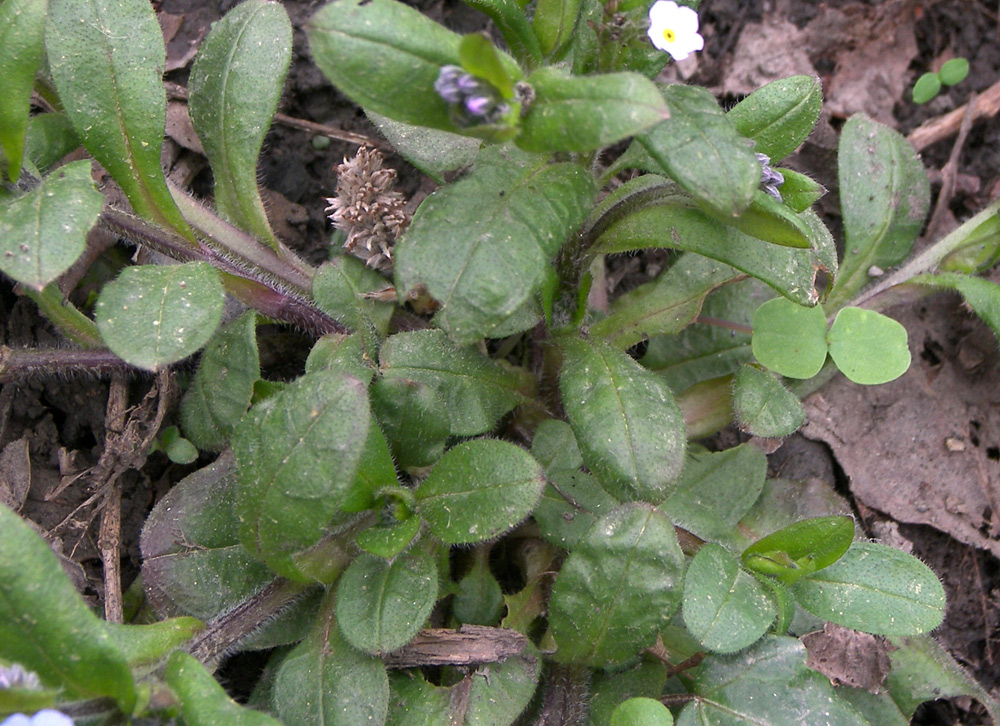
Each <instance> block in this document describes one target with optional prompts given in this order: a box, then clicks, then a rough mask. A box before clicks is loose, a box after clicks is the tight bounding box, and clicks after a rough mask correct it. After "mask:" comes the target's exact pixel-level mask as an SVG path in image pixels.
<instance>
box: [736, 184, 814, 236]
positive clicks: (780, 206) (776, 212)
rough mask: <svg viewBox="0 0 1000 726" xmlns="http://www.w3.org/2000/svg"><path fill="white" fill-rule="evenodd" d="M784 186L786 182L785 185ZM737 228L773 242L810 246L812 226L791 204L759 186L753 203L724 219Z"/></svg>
mask: <svg viewBox="0 0 1000 726" xmlns="http://www.w3.org/2000/svg"><path fill="white" fill-rule="evenodd" d="M782 186H784V185H782ZM722 221H723V222H725V223H729V224H732V225H733V226H735V227H736V228H737V229H739V230H741V231H743V232H746V233H747V234H749V235H752V236H754V237H756V238H757V239H762V240H764V241H765V242H770V243H771V244H776V245H781V246H783V247H796V248H798V249H810V248H811V247H812V246H813V245H812V241H811V236H812V229H811V227H810V225H809V223H808V222H806V221H805V220H804V219H802V218H801V217H800V216H799V215H798V214H796V213H795V211H793V210H792V209H791V208H790V207H788V206H787V205H785V204H784V203H782V202H779V201H778V200H777V199H775V198H774V197H772V196H770V195H769V194H766V193H765V192H763V191H762V190H760V189H757V190H755V191H754V193H753V201H751V202H750V206H749V207H747V209H746V210H745V211H744V212H743V214H741V215H740V216H739V217H736V218H735V219H731V220H730V219H725V218H724V219H722Z"/></svg>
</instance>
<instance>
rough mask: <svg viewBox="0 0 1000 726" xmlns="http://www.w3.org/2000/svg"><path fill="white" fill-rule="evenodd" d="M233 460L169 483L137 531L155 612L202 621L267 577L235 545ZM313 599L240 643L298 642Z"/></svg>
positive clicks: (259, 585) (232, 604)
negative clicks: (167, 488)
mask: <svg viewBox="0 0 1000 726" xmlns="http://www.w3.org/2000/svg"><path fill="white" fill-rule="evenodd" d="M237 488H238V486H237V484H236V476H235V466H234V462H233V458H232V456H230V455H225V454H224V455H223V456H221V457H219V459H218V460H217V461H216V462H215V463H213V464H211V465H209V466H207V467H205V468H203V469H199V470H198V471H196V472H194V473H193V474H190V475H188V476H187V477H185V478H184V479H182V480H181V481H180V482H179V483H178V484H177V485H175V486H174V487H173V488H172V489H171V490H170V491H169V492H167V494H166V495H165V496H164V497H163V498H162V499H161V500H160V501H159V502H157V504H156V506H155V507H154V508H153V511H152V512H151V513H150V515H149V517H148V518H147V520H146V523H145V525H143V529H142V537H141V539H140V549H141V551H142V581H143V587H144V590H145V592H146V597H147V598H148V600H149V603H150V605H151V606H152V607H153V609H154V610H155V611H156V613H157V614H158V615H159V616H160V617H173V616H178V615H192V616H194V617H196V618H198V619H199V620H203V621H205V622H208V621H209V620H212V619H213V618H215V617H216V616H218V615H220V614H222V613H224V612H227V611H229V610H232V609H233V608H235V607H237V606H238V605H240V604H242V603H244V602H245V601H246V600H247V599H248V598H249V597H250V596H252V595H254V594H256V593H257V592H259V591H260V590H262V589H263V588H264V587H265V586H266V585H267V584H268V583H270V582H271V581H272V580H273V579H274V575H273V574H272V573H271V571H270V570H268V568H267V567H265V566H264V565H263V564H262V563H260V562H258V561H257V560H256V559H254V557H253V556H251V554H250V553H249V552H247V551H246V550H245V549H244V548H243V547H242V545H240V540H239V533H238V520H237V518H236V513H235V511H234V510H235V505H234V500H235V499H236V491H237ZM315 604H316V601H315V600H313V599H310V598H304V599H302V600H299V601H298V602H297V603H296V604H294V605H292V606H291V607H290V608H288V609H287V610H285V611H283V612H282V613H281V615H279V616H278V617H277V618H276V619H274V620H272V621H269V622H268V623H267V624H266V625H264V626H263V627H262V628H261V629H260V630H258V631H256V632H255V633H254V634H253V635H251V636H250V637H249V638H247V639H246V640H244V641H242V642H241V643H240V645H241V647H244V648H269V647H274V646H276V645H284V644H286V643H293V642H296V641H298V640H301V639H302V637H303V635H304V634H305V630H306V628H308V626H309V623H311V621H312V620H313V618H314V616H315V607H314V606H315Z"/></svg>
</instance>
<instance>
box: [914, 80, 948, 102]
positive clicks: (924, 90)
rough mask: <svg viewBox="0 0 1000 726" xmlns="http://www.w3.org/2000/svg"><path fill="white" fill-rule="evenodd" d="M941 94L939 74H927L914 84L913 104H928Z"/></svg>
mask: <svg viewBox="0 0 1000 726" xmlns="http://www.w3.org/2000/svg"><path fill="white" fill-rule="evenodd" d="M940 92H941V79H940V77H938V74H937V73H925V74H924V75H922V76H920V78H918V79H917V82H916V83H915V84H913V102H914V103H927V102H928V101H931V100H933V99H934V97H935V96H937V95H938V93H940Z"/></svg>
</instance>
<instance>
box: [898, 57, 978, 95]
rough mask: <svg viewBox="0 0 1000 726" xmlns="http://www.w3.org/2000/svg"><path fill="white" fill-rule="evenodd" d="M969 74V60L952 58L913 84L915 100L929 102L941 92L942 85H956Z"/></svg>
mask: <svg viewBox="0 0 1000 726" xmlns="http://www.w3.org/2000/svg"><path fill="white" fill-rule="evenodd" d="M967 75H969V61H968V60H966V59H965V58H952V59H951V60H949V61H946V62H945V63H944V64H943V65H942V66H941V69H940V70H939V71H938V72H937V73H934V72H927V73H924V74H923V75H922V76H920V78H918V79H917V82H916V83H914V84H913V92H912V94H911V95H912V97H913V102H914V103H927V102H928V101H933V100H934V99H935V98H936V97H937V95H938V94H939V93H940V92H941V87H942V86H954V85H955V84H956V83H961V82H962V81H964V80H965V77H966V76H967Z"/></svg>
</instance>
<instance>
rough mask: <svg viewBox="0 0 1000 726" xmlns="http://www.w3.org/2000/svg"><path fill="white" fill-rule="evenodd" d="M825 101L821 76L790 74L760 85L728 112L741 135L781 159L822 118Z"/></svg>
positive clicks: (757, 150)
mask: <svg viewBox="0 0 1000 726" xmlns="http://www.w3.org/2000/svg"><path fill="white" fill-rule="evenodd" d="M822 104H823V85H822V84H821V83H820V79H819V78H817V77H816V76H790V77H788V78H781V79H778V80H777V81H771V82H770V83H768V84H767V85H765V86H761V87H760V88H758V89H757V90H756V91H754V92H753V93H751V94H750V95H749V96H747V97H746V98H744V99H743V100H742V101H740V102H739V103H737V104H736V105H735V106H733V108H731V109H730V110H729V113H727V114H726V116H727V117H728V118H729V120H730V121H731V122H732V123H733V125H734V126H735V127H736V130H737V131H738V132H739V133H740V134H741V135H743V136H746V137H747V138H748V139H753V140H754V142H755V143H754V149H753V150H754V151H755V152H759V153H761V154H767V155H768V156H769V157H770V159H771V161H772V162H778V161H781V160H782V159H784V158H785V157H786V156H788V155H789V154H791V153H792V152H793V151H795V150H796V149H797V148H798V147H799V145H800V144H801V143H802V142H803V141H805V140H806V137H808V136H809V133H810V132H811V131H812V130H813V127H814V126H815V125H816V122H817V121H818V120H819V114H820V110H821V108H822ZM781 195H782V196H784V195H785V190H784V189H782V190H781Z"/></svg>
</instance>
